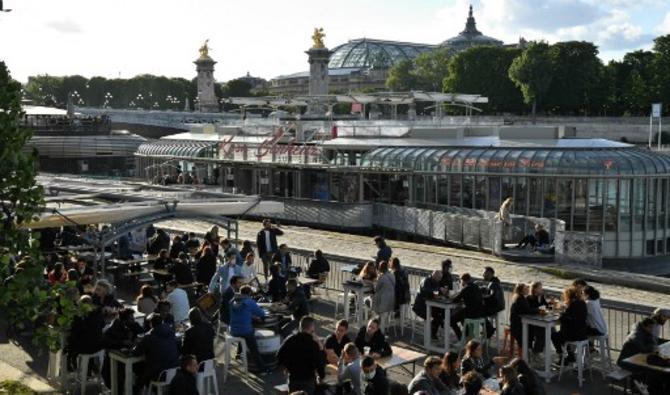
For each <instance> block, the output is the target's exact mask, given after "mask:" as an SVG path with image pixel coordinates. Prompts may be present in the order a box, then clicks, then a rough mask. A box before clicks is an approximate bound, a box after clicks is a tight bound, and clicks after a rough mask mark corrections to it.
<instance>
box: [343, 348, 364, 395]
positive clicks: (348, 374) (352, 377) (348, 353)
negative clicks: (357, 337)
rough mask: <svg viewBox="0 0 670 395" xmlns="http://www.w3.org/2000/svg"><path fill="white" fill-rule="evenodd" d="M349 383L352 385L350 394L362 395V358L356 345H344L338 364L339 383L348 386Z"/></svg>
mask: <svg viewBox="0 0 670 395" xmlns="http://www.w3.org/2000/svg"><path fill="white" fill-rule="evenodd" d="M347 382H348V383H350V385H351V391H350V392H353V393H354V394H355V395H361V358H360V354H359V353H358V348H356V345H355V344H354V343H347V344H345V345H344V348H343V349H342V356H341V357H340V358H339V361H338V363H337V383H338V384H339V385H341V386H346V383H347Z"/></svg>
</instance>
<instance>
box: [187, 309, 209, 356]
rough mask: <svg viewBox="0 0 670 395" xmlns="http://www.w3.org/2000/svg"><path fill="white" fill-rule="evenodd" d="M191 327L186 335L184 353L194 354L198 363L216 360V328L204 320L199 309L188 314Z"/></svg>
mask: <svg viewBox="0 0 670 395" xmlns="http://www.w3.org/2000/svg"><path fill="white" fill-rule="evenodd" d="M188 320H189V322H190V323H191V327H190V328H188V329H187V330H186V332H185V333H184V338H183V339H182V347H181V350H182V353H183V354H193V355H195V357H196V359H197V360H198V361H201V362H202V361H206V360H208V359H214V336H215V334H214V328H212V324H210V323H209V322H207V321H205V320H204V319H203V318H202V314H201V313H200V310H199V309H198V308H197V307H194V308H192V309H191V311H189V312H188Z"/></svg>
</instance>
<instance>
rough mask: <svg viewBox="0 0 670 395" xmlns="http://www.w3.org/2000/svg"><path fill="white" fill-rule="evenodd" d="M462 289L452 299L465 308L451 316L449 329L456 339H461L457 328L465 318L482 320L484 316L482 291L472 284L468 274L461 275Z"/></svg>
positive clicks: (459, 329) (459, 330)
mask: <svg viewBox="0 0 670 395" xmlns="http://www.w3.org/2000/svg"><path fill="white" fill-rule="evenodd" d="M461 285H462V286H463V289H461V292H459V293H458V295H456V297H455V298H454V302H455V303H460V302H463V304H464V305H465V307H463V309H462V310H459V311H457V312H456V313H454V314H453V315H452V316H451V328H452V329H453V330H454V333H456V336H458V338H459V339H460V338H461V334H462V333H461V328H460V327H459V326H458V324H459V323H462V322H463V320H464V319H466V318H482V317H483V316H484V301H483V300H484V299H483V297H482V291H481V290H480V289H479V287H478V286H477V285H476V284H475V283H474V281H473V280H472V277H471V276H470V274H469V273H463V274H462V275H461Z"/></svg>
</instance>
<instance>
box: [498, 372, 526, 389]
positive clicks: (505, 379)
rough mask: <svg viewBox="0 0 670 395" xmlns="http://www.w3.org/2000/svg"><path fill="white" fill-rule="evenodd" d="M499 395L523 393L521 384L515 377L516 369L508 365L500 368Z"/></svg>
mask: <svg viewBox="0 0 670 395" xmlns="http://www.w3.org/2000/svg"><path fill="white" fill-rule="evenodd" d="M500 395H525V392H524V388H523V385H521V383H519V379H518V378H517V377H516V369H514V368H513V367H512V366H510V365H505V366H503V367H502V368H500Z"/></svg>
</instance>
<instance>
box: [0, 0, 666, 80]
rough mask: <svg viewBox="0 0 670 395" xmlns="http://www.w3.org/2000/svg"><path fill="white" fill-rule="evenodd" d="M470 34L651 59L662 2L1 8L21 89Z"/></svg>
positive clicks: (400, 0) (102, 2) (20, 1)
mask: <svg viewBox="0 0 670 395" xmlns="http://www.w3.org/2000/svg"><path fill="white" fill-rule="evenodd" d="M469 4H472V5H473V7H474V13H475V18H476V21H477V27H478V29H479V30H480V31H482V32H483V33H484V34H486V35H488V36H492V37H495V38H498V39H500V40H503V41H504V42H506V43H515V42H518V40H519V37H522V36H523V37H524V38H525V39H527V40H545V41H548V42H550V43H553V42H556V41H565V40H586V41H592V42H595V43H596V44H597V45H598V46H599V48H600V56H601V58H602V59H603V60H604V61H608V60H610V59H620V58H621V57H623V55H624V54H625V53H626V52H628V51H631V50H636V49H650V48H651V46H652V40H653V38H654V37H657V36H658V35H661V34H669V33H670V0H472V1H468V0H336V1H333V0H329V1H322V0H284V1H279V0H244V1H240V0H235V1H233V0H181V1H176V0H4V7H5V8H11V9H13V11H12V12H9V13H0V60H2V61H5V62H6V63H7V65H8V66H9V68H10V71H11V73H12V76H13V77H14V78H15V79H18V80H19V81H22V82H25V81H27V79H28V76H31V75H37V74H49V75H73V74H80V75H83V76H85V77H92V76H96V75H100V76H104V77H107V78H115V77H119V76H120V77H122V78H131V77H133V76H135V75H137V74H144V73H149V74H156V75H165V76H168V77H184V78H187V79H191V78H193V77H195V65H194V64H193V63H192V62H193V61H194V60H195V59H196V58H197V57H198V48H199V47H200V46H201V45H202V43H203V42H204V40H205V39H209V40H210V41H209V46H210V56H211V57H212V58H214V59H215V60H216V61H218V64H217V65H216V71H215V78H216V79H217V80H218V81H227V80H230V79H233V78H237V77H241V76H243V75H245V74H246V73H247V72H249V73H251V75H253V76H259V77H263V78H266V79H270V78H273V77H276V76H278V75H281V74H289V73H294V72H298V71H304V70H308V64H307V55H306V54H305V53H304V51H306V50H307V49H308V48H309V47H310V46H311V39H310V36H311V34H312V31H313V29H314V28H315V27H323V28H324V31H325V33H326V37H325V39H324V42H325V43H326V45H327V46H328V47H330V48H333V47H335V46H336V45H338V44H342V43H345V42H346V41H348V40H350V39H355V38H361V37H368V38H375V39H385V40H397V41H411V42H419V43H429V44H439V43H440V42H442V41H444V40H445V39H447V38H449V37H452V36H454V35H456V34H458V32H460V31H462V30H463V28H464V26H465V20H466V17H467V12H468V6H469Z"/></svg>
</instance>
